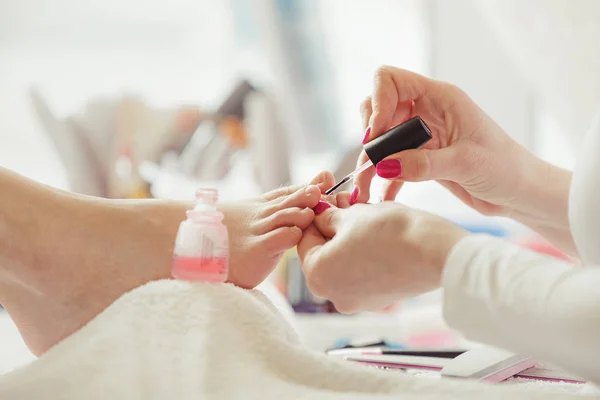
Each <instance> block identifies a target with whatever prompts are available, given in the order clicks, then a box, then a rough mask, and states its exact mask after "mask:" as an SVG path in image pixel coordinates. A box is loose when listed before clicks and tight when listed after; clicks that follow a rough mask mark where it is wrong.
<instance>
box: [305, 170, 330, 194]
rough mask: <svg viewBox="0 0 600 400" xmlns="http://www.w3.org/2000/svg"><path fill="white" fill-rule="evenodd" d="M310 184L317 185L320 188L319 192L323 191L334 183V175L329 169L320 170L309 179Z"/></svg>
mask: <svg viewBox="0 0 600 400" xmlns="http://www.w3.org/2000/svg"><path fill="white" fill-rule="evenodd" d="M310 184H311V185H317V186H318V187H319V189H321V193H325V191H327V189H329V188H330V187H332V186H333V185H335V177H334V176H333V174H332V173H331V172H329V171H321V172H319V174H318V175H317V176H315V177H314V178H313V179H312V180H311V181H310Z"/></svg>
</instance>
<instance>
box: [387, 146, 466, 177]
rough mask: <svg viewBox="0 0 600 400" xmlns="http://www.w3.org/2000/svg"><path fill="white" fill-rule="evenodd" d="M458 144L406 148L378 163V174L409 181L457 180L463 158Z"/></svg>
mask: <svg viewBox="0 0 600 400" xmlns="http://www.w3.org/2000/svg"><path fill="white" fill-rule="evenodd" d="M460 153H461V152H460V151H458V150H457V148H456V146H451V147H445V148H443V149H438V150H430V149H417V150H406V151H402V152H400V153H397V154H394V155H392V156H390V157H387V158H386V159H384V160H382V161H380V162H379V163H377V166H376V170H377V175H378V176H380V177H381V178H385V179H392V180H400V181H407V182H422V181H430V180H439V179H446V180H451V181H456V180H457V179H458V177H457V176H455V175H456V171H457V170H458V169H459V167H460V163H461V162H464V161H465V160H463V159H461V157H460Z"/></svg>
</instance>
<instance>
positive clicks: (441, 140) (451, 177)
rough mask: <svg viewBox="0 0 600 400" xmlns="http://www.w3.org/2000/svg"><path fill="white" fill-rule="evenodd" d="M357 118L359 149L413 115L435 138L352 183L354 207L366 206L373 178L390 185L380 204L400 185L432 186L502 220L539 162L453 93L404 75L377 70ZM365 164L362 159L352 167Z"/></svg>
mask: <svg viewBox="0 0 600 400" xmlns="http://www.w3.org/2000/svg"><path fill="white" fill-rule="evenodd" d="M361 110H362V117H363V122H364V125H365V128H366V129H367V131H366V135H365V138H364V139H365V140H364V141H365V142H367V141H370V140H372V139H374V138H376V137H377V136H379V135H381V134H382V133H383V132H385V131H387V130H388V129H390V128H391V127H393V126H395V125H397V124H399V123H401V122H404V121H406V120H408V119H409V118H412V117H414V116H415V115H419V116H421V118H423V120H425V122H426V123H427V124H428V125H429V127H430V128H431V133H432V136H433V138H432V140H430V141H429V142H428V143H427V144H426V145H425V146H424V148H423V149H421V150H407V151H404V152H401V153H398V154H395V155H392V156H390V157H388V158H387V159H386V160H383V161H381V162H380V163H379V164H378V165H377V168H376V169H375V168H372V169H370V170H369V171H366V172H365V173H363V174H361V175H360V176H359V177H357V178H356V186H357V188H358V196H357V201H358V202H366V201H368V199H369V187H370V183H371V180H372V178H373V176H374V175H375V173H377V174H378V175H379V176H381V177H382V178H386V179H388V180H389V182H388V183H387V185H386V186H385V188H384V193H383V196H382V197H383V199H384V200H393V199H394V198H395V196H396V194H397V193H398V190H399V189H400V187H401V185H402V183H403V182H405V181H408V182H418V181H426V180H437V181H438V182H439V183H441V184H442V185H444V186H445V187H446V188H448V189H449V190H450V191H452V193H454V194H455V195H456V196H457V197H458V198H459V199H461V200H462V201H463V202H465V203H467V204H468V205H469V206H471V207H473V208H474V209H476V210H477V211H479V212H481V213H483V214H486V215H499V214H502V215H506V214H510V212H511V210H512V209H514V208H515V207H518V206H519V204H518V203H519V199H520V197H521V196H522V194H523V192H524V190H523V189H524V188H523V186H524V185H527V179H528V174H531V173H534V171H533V170H534V169H535V168H536V164H537V163H538V162H539V160H537V159H536V158H535V157H534V156H533V155H532V154H530V153H529V152H528V151H527V150H525V149H524V148H523V147H522V146H520V145H519V144H517V143H516V142H515V141H514V140H512V139H511V138H510V137H509V136H508V135H507V134H506V133H505V132H504V131H503V130H502V128H500V127H499V126H498V125H497V124H496V123H495V122H494V121H493V120H492V119H491V118H490V117H489V116H488V115H486V114H485V113H484V112H483V111H482V110H481V109H480V108H479V107H478V106H477V105H476V104H475V103H474V102H473V101H472V100H471V99H470V98H469V96H467V94H465V93H464V92H463V91H461V90H460V89H459V88H457V87H456V86H453V85H451V84H448V83H444V82H440V81H436V80H433V79H429V78H426V77H424V76H421V75H418V74H415V73H412V72H409V71H406V70H402V69H398V68H394V67H381V68H380V69H379V70H378V71H377V73H376V75H375V81H374V88H373V94H372V96H371V97H369V98H367V99H366V100H365V101H364V102H363V104H362V107H361ZM366 160H367V156H366V154H365V153H364V152H363V153H362V154H361V156H360V159H359V161H358V163H359V164H362V163H363V162H364V161H366Z"/></svg>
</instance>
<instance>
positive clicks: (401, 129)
mask: <svg viewBox="0 0 600 400" xmlns="http://www.w3.org/2000/svg"><path fill="white" fill-rule="evenodd" d="M430 139H431V130H430V129H429V127H428V126H427V124H426V123H425V121H423V120H422V119H421V117H419V116H418V115H417V116H416V117H413V118H411V119H409V120H408V121H406V122H403V123H401V124H400V125H396V126H395V127H393V128H392V129H390V130H389V131H387V132H385V133H383V134H382V135H381V136H379V137H376V138H375V139H373V140H371V141H370V142H368V143H365V144H364V145H363V148H364V150H365V152H366V153H367V156H368V157H369V161H367V162H365V163H364V164H363V165H361V166H360V167H358V168H356V169H355V170H354V171H352V172H351V173H349V174H348V175H346V176H345V177H344V178H343V179H342V180H341V181H339V182H338V183H336V184H335V185H334V186H332V187H331V188H330V189H328V190H327V191H326V192H325V194H328V195H329V194H332V193H333V192H335V191H336V190H337V189H338V188H339V187H340V186H342V185H343V184H344V183H346V182H348V181H350V180H351V179H352V178H354V177H355V176H356V175H358V174H360V173H361V172H363V171H364V170H366V169H367V168H369V167H371V166H373V165H377V163H379V161H381V160H383V159H384V158H386V157H388V156H391V155H392V154H396V153H399V152H401V151H404V150H410V149H418V148H419V147H421V146H423V145H424V144H425V143H427V142H428V141H429V140H430Z"/></svg>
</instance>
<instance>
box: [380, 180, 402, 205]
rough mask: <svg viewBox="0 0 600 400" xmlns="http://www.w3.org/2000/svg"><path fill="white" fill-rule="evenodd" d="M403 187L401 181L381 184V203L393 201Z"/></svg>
mask: <svg viewBox="0 0 600 400" xmlns="http://www.w3.org/2000/svg"><path fill="white" fill-rule="evenodd" d="M402 185H404V182H402V181H385V183H384V184H383V189H382V191H381V200H382V201H395V200H396V196H398V193H399V192H400V189H401V188H402Z"/></svg>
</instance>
